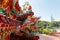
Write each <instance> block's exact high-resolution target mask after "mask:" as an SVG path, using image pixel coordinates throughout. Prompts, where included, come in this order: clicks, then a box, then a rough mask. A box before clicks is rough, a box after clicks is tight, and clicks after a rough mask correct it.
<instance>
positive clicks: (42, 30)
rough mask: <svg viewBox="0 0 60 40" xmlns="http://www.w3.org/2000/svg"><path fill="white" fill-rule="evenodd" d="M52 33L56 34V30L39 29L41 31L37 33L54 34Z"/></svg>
mask: <svg viewBox="0 0 60 40" xmlns="http://www.w3.org/2000/svg"><path fill="white" fill-rule="evenodd" d="M54 32H56V30H55V29H50V28H45V29H44V28H41V29H39V33H41V34H50V33H54Z"/></svg>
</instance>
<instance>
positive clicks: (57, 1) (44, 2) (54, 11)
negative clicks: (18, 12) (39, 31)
mask: <svg viewBox="0 0 60 40" xmlns="http://www.w3.org/2000/svg"><path fill="white" fill-rule="evenodd" d="M25 1H28V2H29V3H30V5H31V6H32V10H33V12H34V15H35V16H37V17H40V16H41V20H45V21H50V20H51V15H52V16H53V18H54V19H55V20H56V21H60V0H19V5H20V6H22V5H23V4H24V2H25Z"/></svg>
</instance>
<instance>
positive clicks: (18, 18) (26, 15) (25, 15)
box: [17, 12, 34, 20]
mask: <svg viewBox="0 0 60 40" xmlns="http://www.w3.org/2000/svg"><path fill="white" fill-rule="evenodd" d="M32 15H34V13H33V12H30V13H25V14H23V15H20V16H18V17H17V20H23V19H24V18H27V17H28V16H32Z"/></svg>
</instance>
